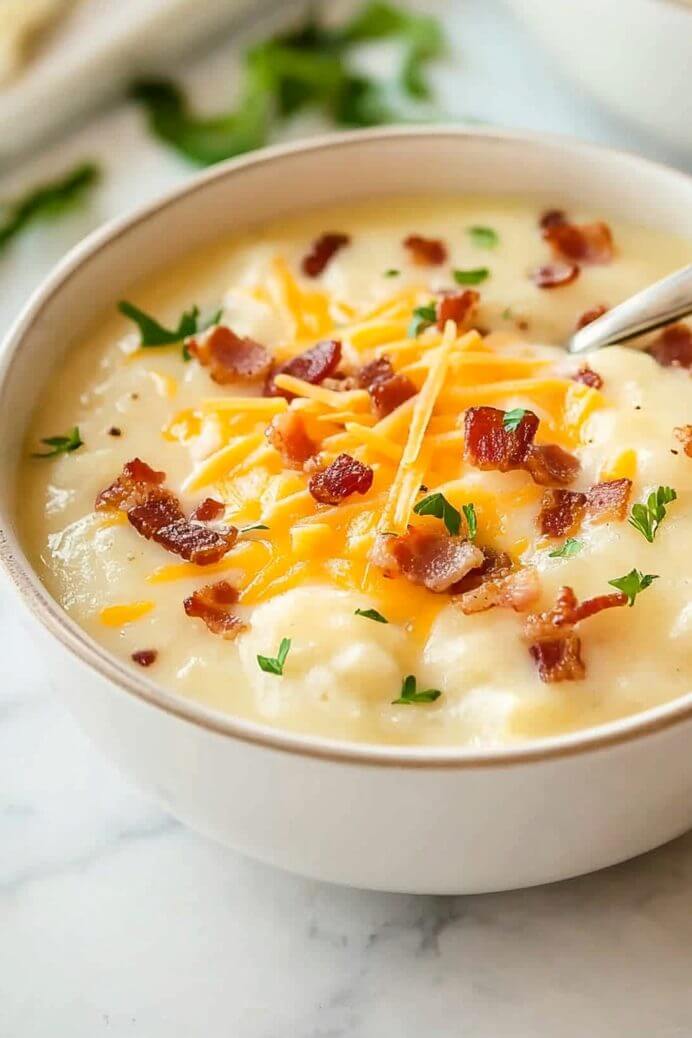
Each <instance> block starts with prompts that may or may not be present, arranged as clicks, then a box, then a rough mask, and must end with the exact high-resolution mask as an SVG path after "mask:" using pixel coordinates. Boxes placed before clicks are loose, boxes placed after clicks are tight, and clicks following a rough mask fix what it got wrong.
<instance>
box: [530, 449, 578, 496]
mask: <svg viewBox="0 0 692 1038" xmlns="http://www.w3.org/2000/svg"><path fill="white" fill-rule="evenodd" d="M524 468H525V469H526V471H527V472H529V473H530V475H531V478H532V479H533V481H534V483H538V484H539V486H542V487H547V486H550V484H551V483H558V484H559V485H560V486H566V485H567V484H568V483H572V482H573V481H574V480H575V479H576V477H577V476H578V475H579V470H580V468H581V463H580V461H579V458H575V457H574V455H573V454H570V453H569V451H565V450H563V449H562V447H558V446H557V444H556V443H548V444H543V445H541V446H540V447H537V446H536V445H535V444H533V445H532V446H531V447H529V449H528V452H527V455H526V459H525V461H524Z"/></svg>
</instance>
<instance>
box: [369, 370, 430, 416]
mask: <svg viewBox="0 0 692 1038" xmlns="http://www.w3.org/2000/svg"><path fill="white" fill-rule="evenodd" d="M356 378H357V381H358V385H359V386H360V387H361V388H363V389H367V391H368V393H369V394H370V396H371V398H372V403H373V407H374V410H375V414H376V415H377V417H378V418H386V417H387V415H388V414H391V413H392V411H395V410H396V408H397V407H399V406H400V405H401V404H403V403H404V401H406V400H410V399H411V397H412V396H415V395H416V393H417V392H418V390H417V389H416V387H415V385H414V384H413V382H412V381H411V379H410V378H409V377H408V375H397V374H396V373H395V371H394V368H393V367H392V362H391V361H390V359H389V357H378V358H377V360H372V361H370V363H369V364H366V365H365V366H364V367H362V368H361V369H360V371H359V372H358V373H357V375H356Z"/></svg>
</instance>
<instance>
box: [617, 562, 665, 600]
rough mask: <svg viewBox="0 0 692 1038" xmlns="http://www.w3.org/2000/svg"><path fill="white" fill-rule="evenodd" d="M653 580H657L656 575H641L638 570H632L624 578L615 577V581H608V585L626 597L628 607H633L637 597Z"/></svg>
mask: <svg viewBox="0 0 692 1038" xmlns="http://www.w3.org/2000/svg"><path fill="white" fill-rule="evenodd" d="M654 580H658V574H657V573H642V572H641V571H640V570H638V569H632V570H630V571H629V573H626V574H625V576H624V577H616V578H615V580H609V581H608V583H609V584H610V585H612V587H615V588H617V589H618V591H622V593H623V595H627V601H628V602H629V605H630V606H633V605H634V600H635V598H636V597H637V595H639V594H641V592H642V591H645V590H646V589H647V588H648V587H650V586H651V584H653V582H654Z"/></svg>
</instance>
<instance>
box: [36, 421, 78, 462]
mask: <svg viewBox="0 0 692 1038" xmlns="http://www.w3.org/2000/svg"><path fill="white" fill-rule="evenodd" d="M41 443H44V444H45V445H46V447H50V450H49V451H39V452H37V453H36V454H32V458H55V457H57V456H58V454H70V453H71V452H72V451H76V450H77V448H78V447H82V446H83V445H84V440H83V439H82V437H81V436H80V435H79V426H77V425H74V426H73V427H72V428H71V429H70V431H69V432H68V434H67V435H66V436H45V437H44V438H43V439H42V440H41Z"/></svg>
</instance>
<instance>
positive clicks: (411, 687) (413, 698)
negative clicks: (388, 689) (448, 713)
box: [392, 674, 442, 706]
mask: <svg viewBox="0 0 692 1038" xmlns="http://www.w3.org/2000/svg"><path fill="white" fill-rule="evenodd" d="M441 695H442V693H441V692H440V691H439V690H438V689H436V688H426V689H421V691H420V692H417V691H416V679H415V677H414V675H413V674H409V675H408V677H405V678H404V680H403V681H402V682H401V694H400V696H399V698H398V699H393V700H392V706H395V705H398V704H400V703H401V704H403V705H405V706H410V705H411V704H412V703H434V702H435V700H436V699H439V698H440V696H441Z"/></svg>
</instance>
